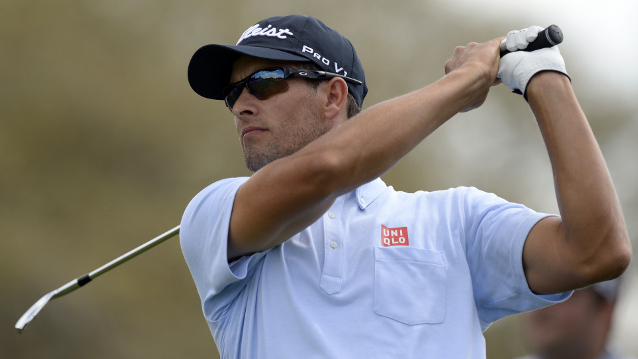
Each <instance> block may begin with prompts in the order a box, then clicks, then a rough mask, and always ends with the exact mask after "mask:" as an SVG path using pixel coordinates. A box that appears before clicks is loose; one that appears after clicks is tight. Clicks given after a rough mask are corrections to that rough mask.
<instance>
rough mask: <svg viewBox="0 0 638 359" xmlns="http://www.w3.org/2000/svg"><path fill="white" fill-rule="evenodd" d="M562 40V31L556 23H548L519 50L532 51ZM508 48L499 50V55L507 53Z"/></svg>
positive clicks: (553, 44)
mask: <svg viewBox="0 0 638 359" xmlns="http://www.w3.org/2000/svg"><path fill="white" fill-rule="evenodd" d="M561 42H563V31H561V29H560V27H558V26H556V25H550V26H548V27H547V28H546V29H544V30H543V31H541V32H539V33H538V36H537V37H536V40H534V41H532V42H530V43H529V45H527V48H525V49H523V50H519V51H534V50H538V49H542V48H545V47H552V46H555V45H558V44H560V43H561ZM510 52H511V51H509V50H501V57H503V56H505V55H507V54H509V53H510Z"/></svg>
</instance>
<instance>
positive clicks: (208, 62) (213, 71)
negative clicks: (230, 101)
mask: <svg viewBox="0 0 638 359" xmlns="http://www.w3.org/2000/svg"><path fill="white" fill-rule="evenodd" d="M241 55H247V56H252V57H257V58H260V59H268V60H278V61H302V62H309V61H310V60H309V59H308V58H306V57H303V56H300V55H296V54H292V53H289V52H285V51H281V50H274V49H270V48H265V47H255V46H241V45H215V44H213V45H206V46H203V47H201V48H200V49H199V50H197V51H196V52H195V54H194V55H193V57H192V58H191V61H190V63H189V65H188V82H189V83H190V85H191V87H192V88H193V90H195V92H197V94H199V95H200V96H203V97H206V98H210V99H214V100H223V99H224V98H223V96H222V90H223V89H224V87H225V86H226V85H228V83H229V81H230V73H231V71H232V66H233V62H234V61H235V60H236V59H237V58H239V57H240V56H241Z"/></svg>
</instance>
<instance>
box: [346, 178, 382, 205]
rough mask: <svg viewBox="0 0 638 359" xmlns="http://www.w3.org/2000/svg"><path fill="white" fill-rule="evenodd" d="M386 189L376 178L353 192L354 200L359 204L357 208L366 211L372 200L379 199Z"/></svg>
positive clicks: (379, 179)
mask: <svg viewBox="0 0 638 359" xmlns="http://www.w3.org/2000/svg"><path fill="white" fill-rule="evenodd" d="M386 188H388V186H387V185H386V184H385V182H383V180H381V178H377V179H375V180H373V181H371V182H368V183H366V184H364V185H362V186H360V187H359V188H357V189H356V190H354V194H355V199H356V201H357V203H358V204H359V208H361V209H362V210H364V209H366V208H367V207H368V206H369V205H370V204H372V202H374V200H376V199H377V198H379V196H380V195H381V193H382V192H383V191H385V189H386Z"/></svg>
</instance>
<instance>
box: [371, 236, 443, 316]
mask: <svg viewBox="0 0 638 359" xmlns="http://www.w3.org/2000/svg"><path fill="white" fill-rule="evenodd" d="M374 255H375V263H374V311H375V313H377V314H379V315H382V316H384V317H388V318H392V319H394V320H397V321H399V322H402V323H405V324H408V325H416V324H436V323H442V322H443V321H444V320H445V292H446V287H447V269H446V268H447V267H446V264H445V254H444V253H443V252H437V251H433V250H427V249H419V248H411V247H394V248H378V247H377V248H375V252H374Z"/></svg>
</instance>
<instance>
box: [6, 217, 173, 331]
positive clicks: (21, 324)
mask: <svg viewBox="0 0 638 359" xmlns="http://www.w3.org/2000/svg"><path fill="white" fill-rule="evenodd" d="M177 233H179V226H177V227H175V228H173V229H171V230H170V231H168V232H165V233H163V234H160V235H159V236H157V237H155V238H153V239H151V240H150V241H148V242H146V243H144V244H142V245H141V246H139V247H137V248H135V249H133V250H131V251H129V252H127V253H125V254H123V255H121V256H119V257H117V258H115V259H114V260H112V261H110V262H108V263H106V264H105V265H103V266H101V267H100V268H98V269H95V270H94V271H92V272H90V273H88V274H85V275H83V276H81V277H78V278H76V279H74V280H72V281H70V282H68V283H67V284H65V285H63V286H61V287H60V288H58V289H56V290H54V291H52V292H49V293H47V294H46V295H45V296H43V297H42V298H40V300H38V301H37V302H35V304H33V305H32V306H31V308H29V310H27V311H26V312H25V313H24V314H23V315H22V317H20V319H19V320H18V322H17V323H16V326H15V327H16V329H17V330H18V333H22V331H23V330H24V328H25V327H26V326H27V325H29V323H31V321H32V320H33V318H35V316H36V315H38V313H39V312H40V311H41V310H42V308H44V306H45V305H46V304H47V303H48V302H49V301H51V300H52V299H55V298H59V297H61V296H63V295H67V294H69V293H71V292H73V291H74V290H76V289H78V288H80V287H82V286H84V285H85V284H87V283H89V282H90V281H91V280H93V279H95V278H97V277H98V276H99V275H101V274H104V273H106V272H108V271H110V270H111V269H113V268H115V267H117V266H119V265H120V264H122V263H124V262H126V261H128V260H129V259H132V258H135V257H136V256H138V255H139V254H142V253H144V252H146V251H147V250H149V249H151V248H153V247H155V246H156V245H158V244H160V243H162V242H164V241H165V240H167V239H169V238H171V237H173V236H175V235H176V234H177Z"/></svg>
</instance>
